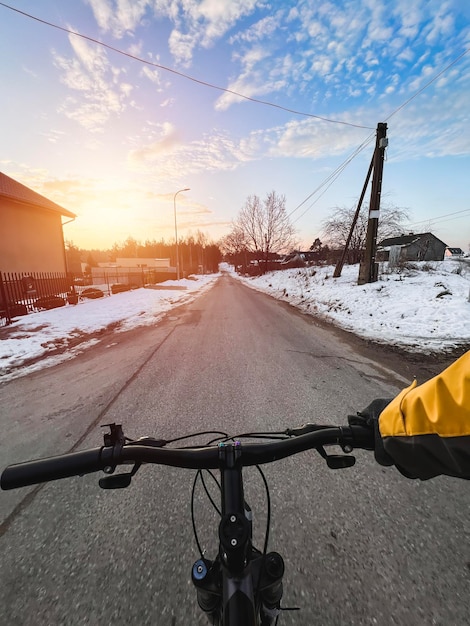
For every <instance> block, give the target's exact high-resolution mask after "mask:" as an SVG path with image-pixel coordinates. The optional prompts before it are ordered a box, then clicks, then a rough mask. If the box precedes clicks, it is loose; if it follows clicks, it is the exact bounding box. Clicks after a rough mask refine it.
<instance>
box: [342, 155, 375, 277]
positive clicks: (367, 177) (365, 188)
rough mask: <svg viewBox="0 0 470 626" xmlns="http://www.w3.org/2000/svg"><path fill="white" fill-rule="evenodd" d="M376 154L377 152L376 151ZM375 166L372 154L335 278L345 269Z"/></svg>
mask: <svg viewBox="0 0 470 626" xmlns="http://www.w3.org/2000/svg"><path fill="white" fill-rule="evenodd" d="M374 154H375V152H374ZM373 167H374V156H372V159H371V162H370V165H369V171H368V172H367V176H366V180H365V182H364V186H363V188H362V192H361V197H360V198H359V202H358V203H357V209H356V212H355V213H354V218H353V221H352V224H351V228H350V229H349V235H348V238H347V239H346V243H345V244H344V250H343V253H342V255H341V258H340V260H339V261H338V263H337V264H336V267H335V271H334V273H333V278H339V277H340V276H341V272H342V271H343V266H344V262H345V261H346V256H347V254H348V249H349V244H350V243H351V239H352V236H353V233H354V229H355V228H356V223H357V220H358V217H359V213H360V211H361V207H362V201H363V200H364V196H365V195H366V191H367V186H368V185H369V180H370V176H371V174H372V169H373Z"/></svg>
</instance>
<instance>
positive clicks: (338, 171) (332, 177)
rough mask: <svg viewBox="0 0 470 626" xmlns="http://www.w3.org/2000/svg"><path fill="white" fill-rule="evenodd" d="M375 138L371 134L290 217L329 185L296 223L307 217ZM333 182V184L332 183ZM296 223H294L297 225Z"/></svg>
mask: <svg viewBox="0 0 470 626" xmlns="http://www.w3.org/2000/svg"><path fill="white" fill-rule="evenodd" d="M373 138H374V134H371V135H369V136H368V137H367V139H366V140H365V141H363V142H362V143H361V145H360V146H359V147H357V148H356V149H355V150H354V152H353V153H352V154H351V155H350V156H349V157H348V158H347V159H346V160H345V161H343V162H342V163H341V164H340V165H339V166H338V167H337V168H336V169H335V170H334V171H333V172H332V173H331V174H330V175H329V176H328V177H327V178H326V179H325V180H324V181H323V182H322V183H321V184H320V185H318V187H317V188H316V189H314V191H312V193H311V194H309V195H308V196H307V197H306V198H305V200H302V202H301V203H300V204H298V205H297V206H296V207H295V209H293V210H292V211H291V212H290V213H289V215H288V217H290V216H291V215H293V214H294V213H295V212H296V211H297V210H298V209H300V207H302V206H303V205H304V204H305V203H306V202H307V201H308V200H310V198H311V197H312V196H314V195H315V194H316V193H318V192H319V191H320V190H321V189H322V188H323V187H325V185H327V187H326V189H325V190H324V191H323V192H322V193H321V194H320V195H319V196H318V197H317V198H316V199H315V200H314V201H313V202H312V203H311V204H310V205H309V206H308V207H307V209H305V211H304V212H303V213H301V214H300V215H299V216H298V217H297V218H296V219H295V222H298V221H299V219H300V218H301V217H303V216H304V215H305V213H307V212H308V211H309V210H310V209H311V208H312V206H313V205H314V204H315V203H316V202H318V200H319V199H320V198H321V197H322V196H323V195H324V194H325V193H326V191H327V190H328V189H329V188H330V187H331V185H332V184H333V183H334V182H335V181H336V180H337V179H338V177H339V176H340V174H342V173H343V171H344V170H345V169H346V167H347V166H348V165H349V163H351V161H352V160H353V159H354V158H355V157H356V156H357V155H358V154H359V153H360V152H362V150H364V148H365V147H366V146H367V145H368V144H369V143H370V142H371V140H372V139H373ZM330 181H331V182H330ZM328 183H329V184H328ZM295 222H294V223H295Z"/></svg>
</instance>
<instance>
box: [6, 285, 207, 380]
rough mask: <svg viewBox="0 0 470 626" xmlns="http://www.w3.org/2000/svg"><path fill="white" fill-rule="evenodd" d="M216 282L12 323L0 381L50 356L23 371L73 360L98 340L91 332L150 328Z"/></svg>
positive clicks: (133, 294) (123, 296) (143, 292)
mask: <svg viewBox="0 0 470 626" xmlns="http://www.w3.org/2000/svg"><path fill="white" fill-rule="evenodd" d="M218 277H219V274H211V275H209V276H198V277H197V279H196V280H188V279H184V280H179V281H166V282H165V283H161V284H160V285H159V286H160V289H158V290H155V289H144V288H141V289H135V290H133V291H126V292H123V293H118V294H115V295H113V296H110V297H105V298H99V299H97V300H83V301H81V302H79V303H78V304H77V305H73V306H71V305H67V306H65V307H61V308H58V309H52V310H50V311H42V312H39V313H31V314H29V315H27V316H25V317H18V318H15V321H14V323H13V324H12V325H11V326H8V327H6V328H4V329H3V328H2V329H0V330H1V331H2V333H1V334H0V337H1V341H0V379H1V380H2V381H4V380H10V379H11V378H12V377H16V376H17V375H18V374H20V372H19V371H18V370H17V368H19V367H21V366H23V365H25V364H28V363H31V362H32V361H34V360H36V359H39V358H41V357H44V356H48V355H50V354H54V356H51V357H50V358H49V359H48V360H47V363H44V362H43V363H41V364H37V365H28V366H27V369H28V371H33V370H34V369H39V368H40V367H44V366H45V365H48V366H51V365H54V364H56V363H58V362H61V361H64V360H65V359H68V358H72V357H74V356H76V354H77V353H79V352H82V351H83V350H84V349H86V348H89V347H90V346H92V345H93V344H95V343H97V342H98V341H99V339H95V338H91V339H90V337H89V336H90V335H93V334H94V333H97V332H100V331H104V330H106V329H110V328H114V329H115V330H116V331H125V330H130V329H131V328H135V327H137V326H147V325H151V324H155V323H156V322H158V320H159V319H160V318H161V317H162V315H163V314H164V313H165V312H166V311H168V310H170V309H171V308H173V307H174V306H177V305H180V304H184V303H185V302H189V301H191V300H193V299H194V298H195V297H196V295H198V294H200V293H202V292H203V291H204V290H206V289H208V288H209V287H210V286H211V285H212V284H213V282H214V281H215V280H216V279H217V278H218ZM64 350H65V352H64ZM57 352H60V354H55V353H57ZM13 369H14V370H15V371H14V373H13ZM24 373H25V371H23V372H21V375H23V374H24Z"/></svg>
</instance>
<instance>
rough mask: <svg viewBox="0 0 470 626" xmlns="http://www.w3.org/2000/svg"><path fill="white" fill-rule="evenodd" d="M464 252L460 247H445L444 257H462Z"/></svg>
mask: <svg viewBox="0 0 470 626" xmlns="http://www.w3.org/2000/svg"><path fill="white" fill-rule="evenodd" d="M464 254H465V253H464V251H463V250H462V248H446V252H445V256H446V259H459V258H460V257H463V256H464Z"/></svg>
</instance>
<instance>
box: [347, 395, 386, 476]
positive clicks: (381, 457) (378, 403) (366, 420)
mask: <svg viewBox="0 0 470 626" xmlns="http://www.w3.org/2000/svg"><path fill="white" fill-rule="evenodd" d="M391 401H392V398H388V399H386V398H377V399H376V400H373V401H372V402H371V403H370V404H369V406H366V408H365V409H362V411H359V412H358V413H357V414H356V415H348V423H349V425H350V426H362V427H363V428H369V429H370V430H372V431H373V432H374V442H375V447H374V456H375V460H376V461H377V463H380V465H385V466H387V467H389V466H390V465H394V462H393V459H392V457H391V456H390V455H389V454H387V453H386V452H385V448H384V444H383V441H382V436H381V435H380V430H379V415H380V414H381V413H382V411H383V410H384V408H385V407H386V406H387V405H388V404H390V402H391Z"/></svg>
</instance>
